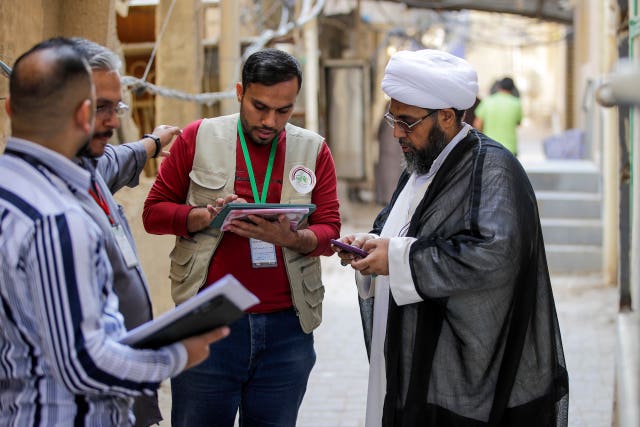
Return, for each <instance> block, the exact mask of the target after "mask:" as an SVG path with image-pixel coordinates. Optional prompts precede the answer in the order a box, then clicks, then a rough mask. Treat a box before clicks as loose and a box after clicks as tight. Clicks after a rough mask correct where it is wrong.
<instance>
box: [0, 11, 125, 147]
mask: <svg viewBox="0 0 640 427" xmlns="http://www.w3.org/2000/svg"><path fill="white" fill-rule="evenodd" d="M114 1H115V0H94V1H86V0H2V1H0V28H2V31H0V60H2V61H3V62H4V63H6V64H7V65H9V66H13V63H14V62H15V60H16V59H17V58H18V56H20V54H22V53H23V52H24V51H26V50H27V49H29V48H30V47H31V46H33V45H34V44H36V43H37V42H39V41H41V40H44V39H46V38H49V37H53V36H81V37H86V38H88V39H91V40H94V41H95V42H97V43H101V44H106V45H107V46H109V47H113V46H114V44H115V40H116V34H115V22H114V21H115V14H114V13H113V11H114ZM8 92H9V90H8V79H6V78H4V77H0V98H5V97H6V96H7V95H8ZM9 134H10V128H9V120H8V117H7V115H6V113H5V111H4V107H3V108H2V109H0V150H3V149H4V145H5V141H6V138H7V137H8V136H9Z"/></svg>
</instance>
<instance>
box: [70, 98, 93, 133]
mask: <svg viewBox="0 0 640 427" xmlns="http://www.w3.org/2000/svg"><path fill="white" fill-rule="evenodd" d="M74 118H75V122H76V126H78V127H79V128H81V129H82V130H83V131H84V132H85V133H86V134H90V133H91V132H92V131H93V118H94V112H93V102H91V100H90V99H89V98H87V99H85V100H84V101H82V103H81V104H80V105H79V106H78V108H77V109H76V113H75V117H74Z"/></svg>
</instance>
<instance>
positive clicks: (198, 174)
mask: <svg viewBox="0 0 640 427" xmlns="http://www.w3.org/2000/svg"><path fill="white" fill-rule="evenodd" d="M189 178H190V179H191V186H190V188H189V193H190V196H189V197H190V200H191V201H192V202H195V203H193V204H196V205H206V204H207V203H212V202H213V201H215V197H218V193H217V192H220V191H222V190H223V189H224V187H225V185H226V184H227V181H228V180H229V176H227V175H226V174H222V173H220V172H212V171H210V170H202V169H195V168H194V169H193V170H192V171H191V173H189ZM212 191H214V193H212Z"/></svg>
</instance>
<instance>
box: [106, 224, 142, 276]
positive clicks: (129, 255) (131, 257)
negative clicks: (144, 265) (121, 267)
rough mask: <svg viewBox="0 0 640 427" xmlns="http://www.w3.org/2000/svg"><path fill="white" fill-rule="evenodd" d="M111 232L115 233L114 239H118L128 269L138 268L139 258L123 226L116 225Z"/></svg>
mask: <svg viewBox="0 0 640 427" xmlns="http://www.w3.org/2000/svg"><path fill="white" fill-rule="evenodd" d="M111 232H112V233H113V237H115V238H116V242H117V243H118V247H119V248H120V253H121V254H122V256H123V257H124V262H125V263H126V264H127V267H129V268H132V267H136V266H137V265H138V257H137V256H136V253H135V252H134V251H133V248H132V247H131V244H130V243H129V239H127V235H126V233H125V232H124V229H123V228H122V226H121V225H120V224H118V225H114V226H113V227H111Z"/></svg>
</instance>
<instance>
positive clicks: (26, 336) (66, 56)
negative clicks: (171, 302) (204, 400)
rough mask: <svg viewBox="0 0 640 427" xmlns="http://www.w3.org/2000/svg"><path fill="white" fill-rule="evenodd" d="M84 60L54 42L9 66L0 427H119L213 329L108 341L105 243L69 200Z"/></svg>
mask: <svg viewBox="0 0 640 427" xmlns="http://www.w3.org/2000/svg"><path fill="white" fill-rule="evenodd" d="M94 104H95V92H94V87H93V84H92V80H91V71H90V69H89V67H88V64H87V62H86V61H84V60H83V58H82V57H81V56H79V55H78V52H77V51H76V50H75V49H74V48H73V44H72V43H71V42H70V41H69V40H68V39H64V38H56V39H51V40H47V41H45V42H42V43H40V44H38V45H36V46H34V47H33V48H32V49H30V50H29V51H27V52H26V53H24V54H23V55H21V56H20V57H19V58H18V60H17V61H16V63H15V65H14V67H13V70H12V73H11V77H10V81H9V98H8V99H7V100H6V102H5V107H6V110H7V114H8V115H9V117H10V118H11V133H12V136H11V138H9V140H8V141H7V146H6V150H5V152H4V154H3V155H2V156H0V176H1V177H2V180H0V325H2V327H1V328H0V348H2V351H0V384H1V387H0V425H2V426H25V425H29V426H43V427H44V426H46V427H52V426H53V427H56V426H69V425H87V426H130V425H131V424H132V421H133V415H132V413H131V411H130V409H131V402H132V400H131V398H132V397H134V396H139V395H141V394H148V393H151V392H153V391H155V390H156V389H157V388H158V386H159V384H160V382H161V381H163V380H165V379H166V378H169V377H171V376H174V375H177V374H178V373H180V372H181V371H183V370H184V369H187V368H189V367H191V366H194V365H195V364H197V363H200V362H201V361H203V360H204V359H206V358H207V357H208V354H209V344H210V343H211V342H213V341H216V340H218V339H220V338H222V337H223V336H225V335H226V334H227V333H228V328H221V329H218V330H216V331H213V332H210V333H208V334H203V335H200V336H197V337H193V338H189V339H186V340H183V341H181V342H177V343H174V344H172V345H169V346H166V347H163V348H160V349H158V350H153V351H152V350H134V349H132V348H130V347H128V346H125V345H122V344H119V343H118V339H119V338H120V337H121V336H122V335H123V334H124V332H125V328H124V324H123V322H122V316H121V315H120V313H119V312H118V299H117V297H116V295H115V293H114V292H113V274H112V269H111V266H110V262H109V260H108V257H107V252H106V250H105V235H104V234H103V232H102V230H101V229H100V227H98V226H97V225H96V223H95V222H94V221H93V220H92V219H91V218H90V217H89V216H88V215H87V213H86V212H85V211H84V210H83V209H82V207H81V206H80V204H79V203H78V199H80V198H86V199H90V197H91V196H90V195H89V192H88V190H89V188H90V174H89V173H88V172H87V171H85V170H84V169H82V168H80V167H79V166H78V165H77V164H76V163H74V162H73V159H74V158H75V157H76V156H77V155H78V153H79V152H80V151H81V150H82V149H83V148H84V147H85V146H86V144H87V143H88V141H89V139H90V137H91V134H92V131H93V119H94V111H95V110H94Z"/></svg>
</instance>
